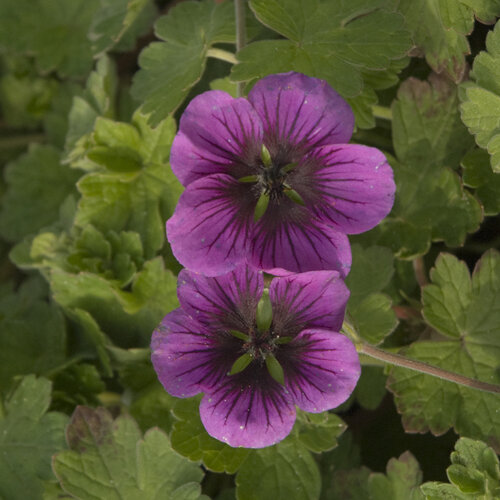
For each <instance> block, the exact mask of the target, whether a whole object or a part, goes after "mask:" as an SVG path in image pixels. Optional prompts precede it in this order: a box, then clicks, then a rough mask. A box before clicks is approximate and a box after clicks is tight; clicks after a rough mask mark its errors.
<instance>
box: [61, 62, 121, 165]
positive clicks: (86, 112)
mask: <svg viewBox="0 0 500 500" xmlns="http://www.w3.org/2000/svg"><path fill="white" fill-rule="evenodd" d="M116 87H117V78H116V68H115V65H114V63H113V62H112V61H111V59H109V58H108V57H106V56H104V57H101V58H100V59H99V60H98V61H97V64H96V68H95V71H93V72H92V73H91V74H90V76H89V77H88V79H87V84H86V87H85V91H84V93H83V96H79V95H77V96H75V97H74V98H73V105H72V107H71V110H70V113H69V118H68V120H69V122H68V133H67V136H66V144H65V150H66V160H67V161H68V162H69V163H71V164H72V165H73V166H78V167H81V168H84V167H86V164H85V162H82V157H83V156H84V155H85V153H86V151H87V149H88V148H89V146H90V144H89V141H90V133H91V132H92V130H93V129H94V124H95V121H96V118H97V117H98V116H104V117H107V118H113V117H114V114H115V98H116Z"/></svg>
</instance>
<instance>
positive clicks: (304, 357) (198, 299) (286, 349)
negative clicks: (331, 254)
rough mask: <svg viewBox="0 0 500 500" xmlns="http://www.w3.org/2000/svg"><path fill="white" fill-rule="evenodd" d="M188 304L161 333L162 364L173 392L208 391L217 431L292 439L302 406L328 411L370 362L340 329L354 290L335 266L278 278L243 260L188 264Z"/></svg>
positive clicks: (260, 439) (157, 335)
mask: <svg viewBox="0 0 500 500" xmlns="http://www.w3.org/2000/svg"><path fill="white" fill-rule="evenodd" d="M178 296H179V301H180V304H181V307H180V308H179V309H176V310H175V311H173V312H171V313H170V314H168V315H167V316H165V318H164V319H163V321H162V323H161V325H160V326H159V327H158V328H157V329H156V330H155V332H154V333H153V339H152V343H151V347H152V361H153V365H154V368H155V370H156V372H157V374H158V377H159V379H160V381H161V383H162V384H163V386H164V387H165V389H166V390H167V392H169V393H170V394H172V395H173V396H177V397H190V396H194V395H195V394H198V393H200V392H202V393H204V397H203V399H202V401H201V404H200V415H201V420H202V422H203V425H204V426H205V428H206V430H207V432H208V433H209V434H210V435H211V436H213V437H215V438H216V439H219V440H221V441H224V442H226V443H227V444H229V445H230V446H243V447H246V448H261V447H264V446H269V445H272V444H274V443H276V442H278V441H280V440H282V439H283V438H284V437H286V436H287V435H288V434H289V433H290V431H291V429H292V427H293V424H294V422H295V417H296V410H295V407H296V406H298V407H299V408H301V409H302V410H305V411H308V412H312V413H319V412H322V411H325V410H328V409H331V408H335V407H336V406H338V405H340V404H341V403H343V402H344V401H345V400H346V399H347V398H348V397H349V395H350V394H351V393H352V391H353V390H354V387H355V386H356V383H357V380H358V378H359V375H360V364H359V359H358V355H357V352H356V349H355V347H354V345H353V344H352V342H351V341H350V340H349V339H348V338H347V337H345V336H344V335H341V334H340V333H337V332H338V331H339V329H340V327H341V325H342V321H343V317H344V311H345V305H346V302H347V299H348V297H349V291H348V289H347V288H346V286H345V285H344V283H343V281H342V280H341V279H340V277H339V274H338V273H337V272H335V271H311V272H307V273H303V274H296V275H289V276H286V277H281V278H274V279H273V280H272V282H271V284H270V286H269V290H268V291H267V289H264V280H263V275H262V273H261V272H258V271H256V270H253V269H251V268H249V267H238V268H236V269H235V270H234V271H232V272H231V273H228V274H225V275H223V276H218V277H204V276H202V275H199V274H196V273H193V272H190V271H187V270H183V271H181V273H180V275H179V286H178Z"/></svg>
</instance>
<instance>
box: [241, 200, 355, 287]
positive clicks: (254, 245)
mask: <svg viewBox="0 0 500 500" xmlns="http://www.w3.org/2000/svg"><path fill="white" fill-rule="evenodd" d="M250 252H251V254H250V261H251V262H252V264H253V265H254V266H255V267H257V268H259V269H264V270H267V271H268V272H270V273H271V274H280V275H281V274H283V270H286V271H291V272H298V273H300V272H306V271H318V270H324V269H328V270H335V271H338V272H339V273H340V275H341V276H342V277H345V276H347V274H348V273H349V269H350V267H351V247H350V246H349V240H348V239H347V236H346V235H345V234H343V233H340V232H337V231H336V230H335V229H333V228H332V227H331V226H328V225H326V224H324V223H323V222H321V221H320V220H318V219H316V218H315V217H313V216H312V215H311V213H310V211H309V210H308V209H307V208H305V207H302V206H300V205H298V204H296V203H294V202H293V201H291V200H289V199H288V198H287V199H285V200H283V199H282V200H280V203H279V204H273V205H272V206H271V203H270V204H269V207H268V209H267V212H266V214H265V215H264V217H262V219H260V221H259V223H258V224H257V226H256V227H255V229H254V232H253V236H252V241H251V244H250Z"/></svg>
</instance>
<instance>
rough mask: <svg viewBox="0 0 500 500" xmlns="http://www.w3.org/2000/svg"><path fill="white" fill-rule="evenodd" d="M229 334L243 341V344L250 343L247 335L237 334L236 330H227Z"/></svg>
mask: <svg viewBox="0 0 500 500" xmlns="http://www.w3.org/2000/svg"><path fill="white" fill-rule="evenodd" d="M229 333H230V334H231V335H232V336H233V337H236V338H237V339H241V340H244V341H245V342H250V340H251V339H250V337H249V336H248V335H245V334H244V333H242V332H239V331H238V330H229Z"/></svg>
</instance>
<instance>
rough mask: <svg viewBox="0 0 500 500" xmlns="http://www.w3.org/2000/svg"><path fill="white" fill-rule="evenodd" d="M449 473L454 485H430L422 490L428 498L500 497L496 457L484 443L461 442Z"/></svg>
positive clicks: (464, 440) (461, 439)
mask: <svg viewBox="0 0 500 500" xmlns="http://www.w3.org/2000/svg"><path fill="white" fill-rule="evenodd" d="M455 450H456V451H454V452H453V453H452V454H451V463H452V465H450V467H448V469H447V470H446V472H447V474H448V478H449V480H450V482H451V483H452V484H447V483H439V482H429V483H424V484H423V485H422V487H421V489H422V491H423V493H424V494H425V495H426V498H428V499H430V500H434V499H436V500H437V499H441V498H457V499H468V498H484V499H490V498H491V499H494V498H498V497H499V496H500V468H499V463H498V457H497V455H496V453H495V452H494V451H493V450H492V449H491V448H489V447H488V446H487V445H486V444H485V443H483V442H481V441H473V440H472V439H468V438H460V439H459V440H458V441H457V443H456V445H455Z"/></svg>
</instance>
